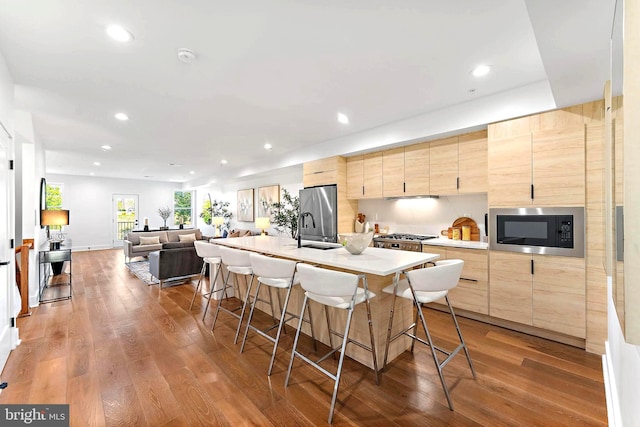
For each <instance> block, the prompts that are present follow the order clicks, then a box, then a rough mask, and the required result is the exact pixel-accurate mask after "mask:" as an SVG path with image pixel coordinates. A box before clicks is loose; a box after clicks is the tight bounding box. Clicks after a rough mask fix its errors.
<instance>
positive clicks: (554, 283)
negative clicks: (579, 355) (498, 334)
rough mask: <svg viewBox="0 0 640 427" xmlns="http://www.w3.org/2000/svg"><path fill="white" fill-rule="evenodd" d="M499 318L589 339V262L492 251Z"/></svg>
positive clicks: (492, 297) (493, 307) (494, 312)
mask: <svg viewBox="0 0 640 427" xmlns="http://www.w3.org/2000/svg"><path fill="white" fill-rule="evenodd" d="M489 271H490V277H489V281H490V283H491V286H490V292H489V301H490V310H489V314H490V315H491V316H493V317H498V318H501V319H506V320H510V321H513V322H517V323H522V324H525V325H532V326H535V327H538V328H542V329H547V330H550V331H555V332H560V333H563V334H567V335H570V336H573V337H579V338H585V337H586V282H585V261H584V258H571V257H561V256H548V255H530V254H518V253H511V252H499V251H491V255H490V262H489Z"/></svg>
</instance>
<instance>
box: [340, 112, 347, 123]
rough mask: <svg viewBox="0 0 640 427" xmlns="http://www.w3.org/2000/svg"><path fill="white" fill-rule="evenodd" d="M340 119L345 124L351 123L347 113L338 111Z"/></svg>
mask: <svg viewBox="0 0 640 427" xmlns="http://www.w3.org/2000/svg"><path fill="white" fill-rule="evenodd" d="M338 121H339V122H340V123H342V124H343V125H346V124H349V117H347V115H346V114H343V113H338Z"/></svg>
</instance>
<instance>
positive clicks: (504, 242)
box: [489, 207, 585, 258]
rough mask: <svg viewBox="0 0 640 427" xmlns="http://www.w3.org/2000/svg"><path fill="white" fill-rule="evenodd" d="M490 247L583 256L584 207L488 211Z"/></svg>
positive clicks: (492, 248)
mask: <svg viewBox="0 0 640 427" xmlns="http://www.w3.org/2000/svg"><path fill="white" fill-rule="evenodd" d="M489 229H490V236H491V237H490V239H489V248H490V249H491V250H497V251H510V252H523V253H533V254H547V255H561V256H572V257H580V258H584V234H585V229H584V208H575V207H548V208H547V207H545V208H513V209H501V208H496V209H490V210H489Z"/></svg>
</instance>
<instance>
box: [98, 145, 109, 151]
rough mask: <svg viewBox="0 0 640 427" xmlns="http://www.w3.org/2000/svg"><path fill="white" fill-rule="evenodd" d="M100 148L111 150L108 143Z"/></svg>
mask: <svg viewBox="0 0 640 427" xmlns="http://www.w3.org/2000/svg"><path fill="white" fill-rule="evenodd" d="M100 148H102V151H109V150H111V146H110V145H102V146H101V147H100Z"/></svg>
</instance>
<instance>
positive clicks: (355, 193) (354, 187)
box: [347, 156, 364, 199]
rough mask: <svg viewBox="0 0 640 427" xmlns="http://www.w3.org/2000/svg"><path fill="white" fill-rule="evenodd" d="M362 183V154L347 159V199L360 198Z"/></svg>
mask: <svg viewBox="0 0 640 427" xmlns="http://www.w3.org/2000/svg"><path fill="white" fill-rule="evenodd" d="M363 185H364V156H354V157H349V158H348V159H347V199H361V198H362V197H363V190H362V186H363Z"/></svg>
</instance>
